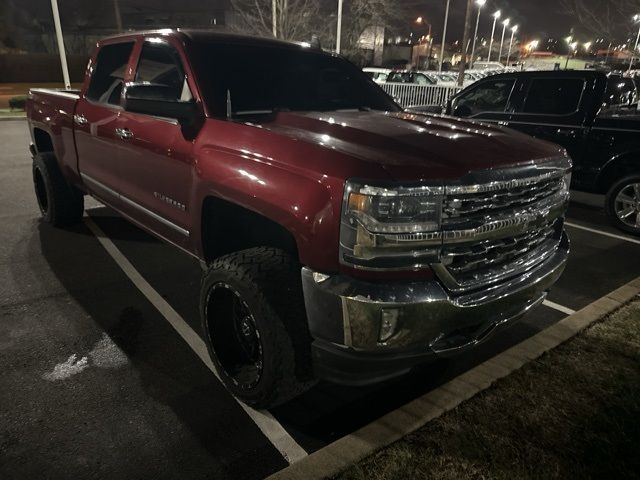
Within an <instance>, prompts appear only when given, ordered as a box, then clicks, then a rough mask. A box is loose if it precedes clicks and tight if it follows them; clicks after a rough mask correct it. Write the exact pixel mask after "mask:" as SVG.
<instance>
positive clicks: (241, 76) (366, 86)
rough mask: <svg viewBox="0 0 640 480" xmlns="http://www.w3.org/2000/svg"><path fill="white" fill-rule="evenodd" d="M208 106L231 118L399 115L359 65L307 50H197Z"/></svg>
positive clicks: (228, 47)
mask: <svg viewBox="0 0 640 480" xmlns="http://www.w3.org/2000/svg"><path fill="white" fill-rule="evenodd" d="M193 58H194V61H195V63H196V68H197V69H198V70H199V75H198V77H199V79H200V85H201V87H202V89H203V91H204V96H205V100H206V101H207V103H208V104H209V106H210V107H211V109H213V110H214V111H215V112H216V114H217V115H224V114H225V112H226V107H227V95H228V98H229V100H230V106H231V110H232V113H234V114H242V113H245V114H246V113H251V112H260V113H262V112H264V113H266V112H269V111H273V110H290V111H332V110H342V109H348V110H351V109H363V108H370V109H373V110H393V111H396V110H398V107H397V105H395V104H394V103H393V101H391V100H390V99H389V97H388V96H387V95H386V94H385V93H384V92H383V91H382V90H381V89H380V87H378V86H377V85H375V84H374V83H372V82H371V81H370V80H369V79H368V78H367V76H366V75H365V74H364V73H363V72H362V71H361V70H360V69H359V68H357V67H356V66H355V65H353V64H351V63H349V62H348V61H346V60H344V59H343V58H341V57H335V56H332V55H328V54H325V53H322V52H319V51H315V50H312V49H308V48H299V49H298V48H295V49H294V48H289V47H287V48H282V47H271V46H257V45H250V46H245V45H233V44H219V43H215V42H214V43H212V44H206V43H204V42H203V45H200V46H198V48H196V49H194V56H193Z"/></svg>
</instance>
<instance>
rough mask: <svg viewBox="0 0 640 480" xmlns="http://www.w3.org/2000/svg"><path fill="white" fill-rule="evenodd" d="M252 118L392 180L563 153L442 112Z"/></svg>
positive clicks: (452, 174)
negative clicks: (375, 167) (364, 164)
mask: <svg viewBox="0 0 640 480" xmlns="http://www.w3.org/2000/svg"><path fill="white" fill-rule="evenodd" d="M251 123H253V124H256V123H257V124H259V125H260V127H262V128H264V129H266V130H270V131H271V132H273V133H276V134H279V135H282V136H285V137H289V138H293V139H296V140H298V141H305V142H311V143H314V144H316V145H319V146H322V147H324V148H326V149H329V150H333V151H337V152H339V153H342V154H346V155H349V156H351V157H355V158H357V159H359V160H361V161H364V162H370V163H375V164H377V165H378V166H380V167H382V168H383V169H384V170H386V171H387V173H388V174H389V176H390V177H391V178H392V179H395V180H405V179H412V180H419V179H431V180H433V179H436V178H442V179H447V178H459V177H461V176H462V175H464V174H466V173H468V172H470V171H474V170H484V169H490V168H502V167H508V166H514V165H518V164H523V163H531V162H533V161H539V160H541V159H546V158H551V157H558V156H561V155H564V150H563V149H562V148H561V147H559V146H557V145H554V144H551V143H548V142H543V141H540V140H536V139H534V138H532V137H529V136H527V135H524V134H521V133H518V132H515V131H513V130H509V129H506V128H502V127H498V126H493V125H489V124H485V123H478V122H471V121H465V120H461V119H457V118H453V117H445V116H441V115H428V114H416V113H407V112H394V113H383V112H370V111H348V112H304V113H299V112H295V113H294V112H278V113H276V114H274V115H273V116H269V117H262V118H261V119H260V120H258V121H252V122H251ZM363 177H366V173H363Z"/></svg>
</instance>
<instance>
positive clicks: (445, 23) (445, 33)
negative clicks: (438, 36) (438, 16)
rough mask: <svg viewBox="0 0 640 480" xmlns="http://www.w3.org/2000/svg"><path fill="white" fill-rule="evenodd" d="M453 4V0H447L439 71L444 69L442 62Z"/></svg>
mask: <svg viewBox="0 0 640 480" xmlns="http://www.w3.org/2000/svg"><path fill="white" fill-rule="evenodd" d="M450 4H451V0H447V9H446V10H445V13H444V31H443V32H442V46H441V48H440V66H439V68H438V71H439V72H441V71H442V62H444V43H445V41H446V40H447V24H448V23H449V5H450Z"/></svg>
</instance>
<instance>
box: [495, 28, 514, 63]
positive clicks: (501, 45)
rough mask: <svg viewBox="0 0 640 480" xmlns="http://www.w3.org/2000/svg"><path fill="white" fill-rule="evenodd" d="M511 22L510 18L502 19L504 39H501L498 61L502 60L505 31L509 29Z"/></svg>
mask: <svg viewBox="0 0 640 480" xmlns="http://www.w3.org/2000/svg"><path fill="white" fill-rule="evenodd" d="M509 22H511V19H510V18H507V19H506V20H503V21H502V40H500V53H498V62H501V61H502V48H503V46H504V32H505V31H506V30H507V27H508V26H509Z"/></svg>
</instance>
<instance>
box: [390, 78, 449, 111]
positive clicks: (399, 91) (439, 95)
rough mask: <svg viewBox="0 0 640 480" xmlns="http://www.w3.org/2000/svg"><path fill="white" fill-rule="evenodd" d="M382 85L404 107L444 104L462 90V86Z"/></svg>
mask: <svg viewBox="0 0 640 480" xmlns="http://www.w3.org/2000/svg"><path fill="white" fill-rule="evenodd" d="M380 86H381V87H382V88H383V90H384V91H385V92H387V93H388V94H389V95H391V96H392V97H393V98H394V99H395V100H396V101H397V102H398V103H399V104H400V105H401V106H403V107H409V106H431V105H444V104H445V103H447V100H449V99H450V98H451V97H452V96H454V95H455V94H456V93H458V92H459V91H460V90H462V87H442V86H438V85H414V84H411V83H381V84H380Z"/></svg>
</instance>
